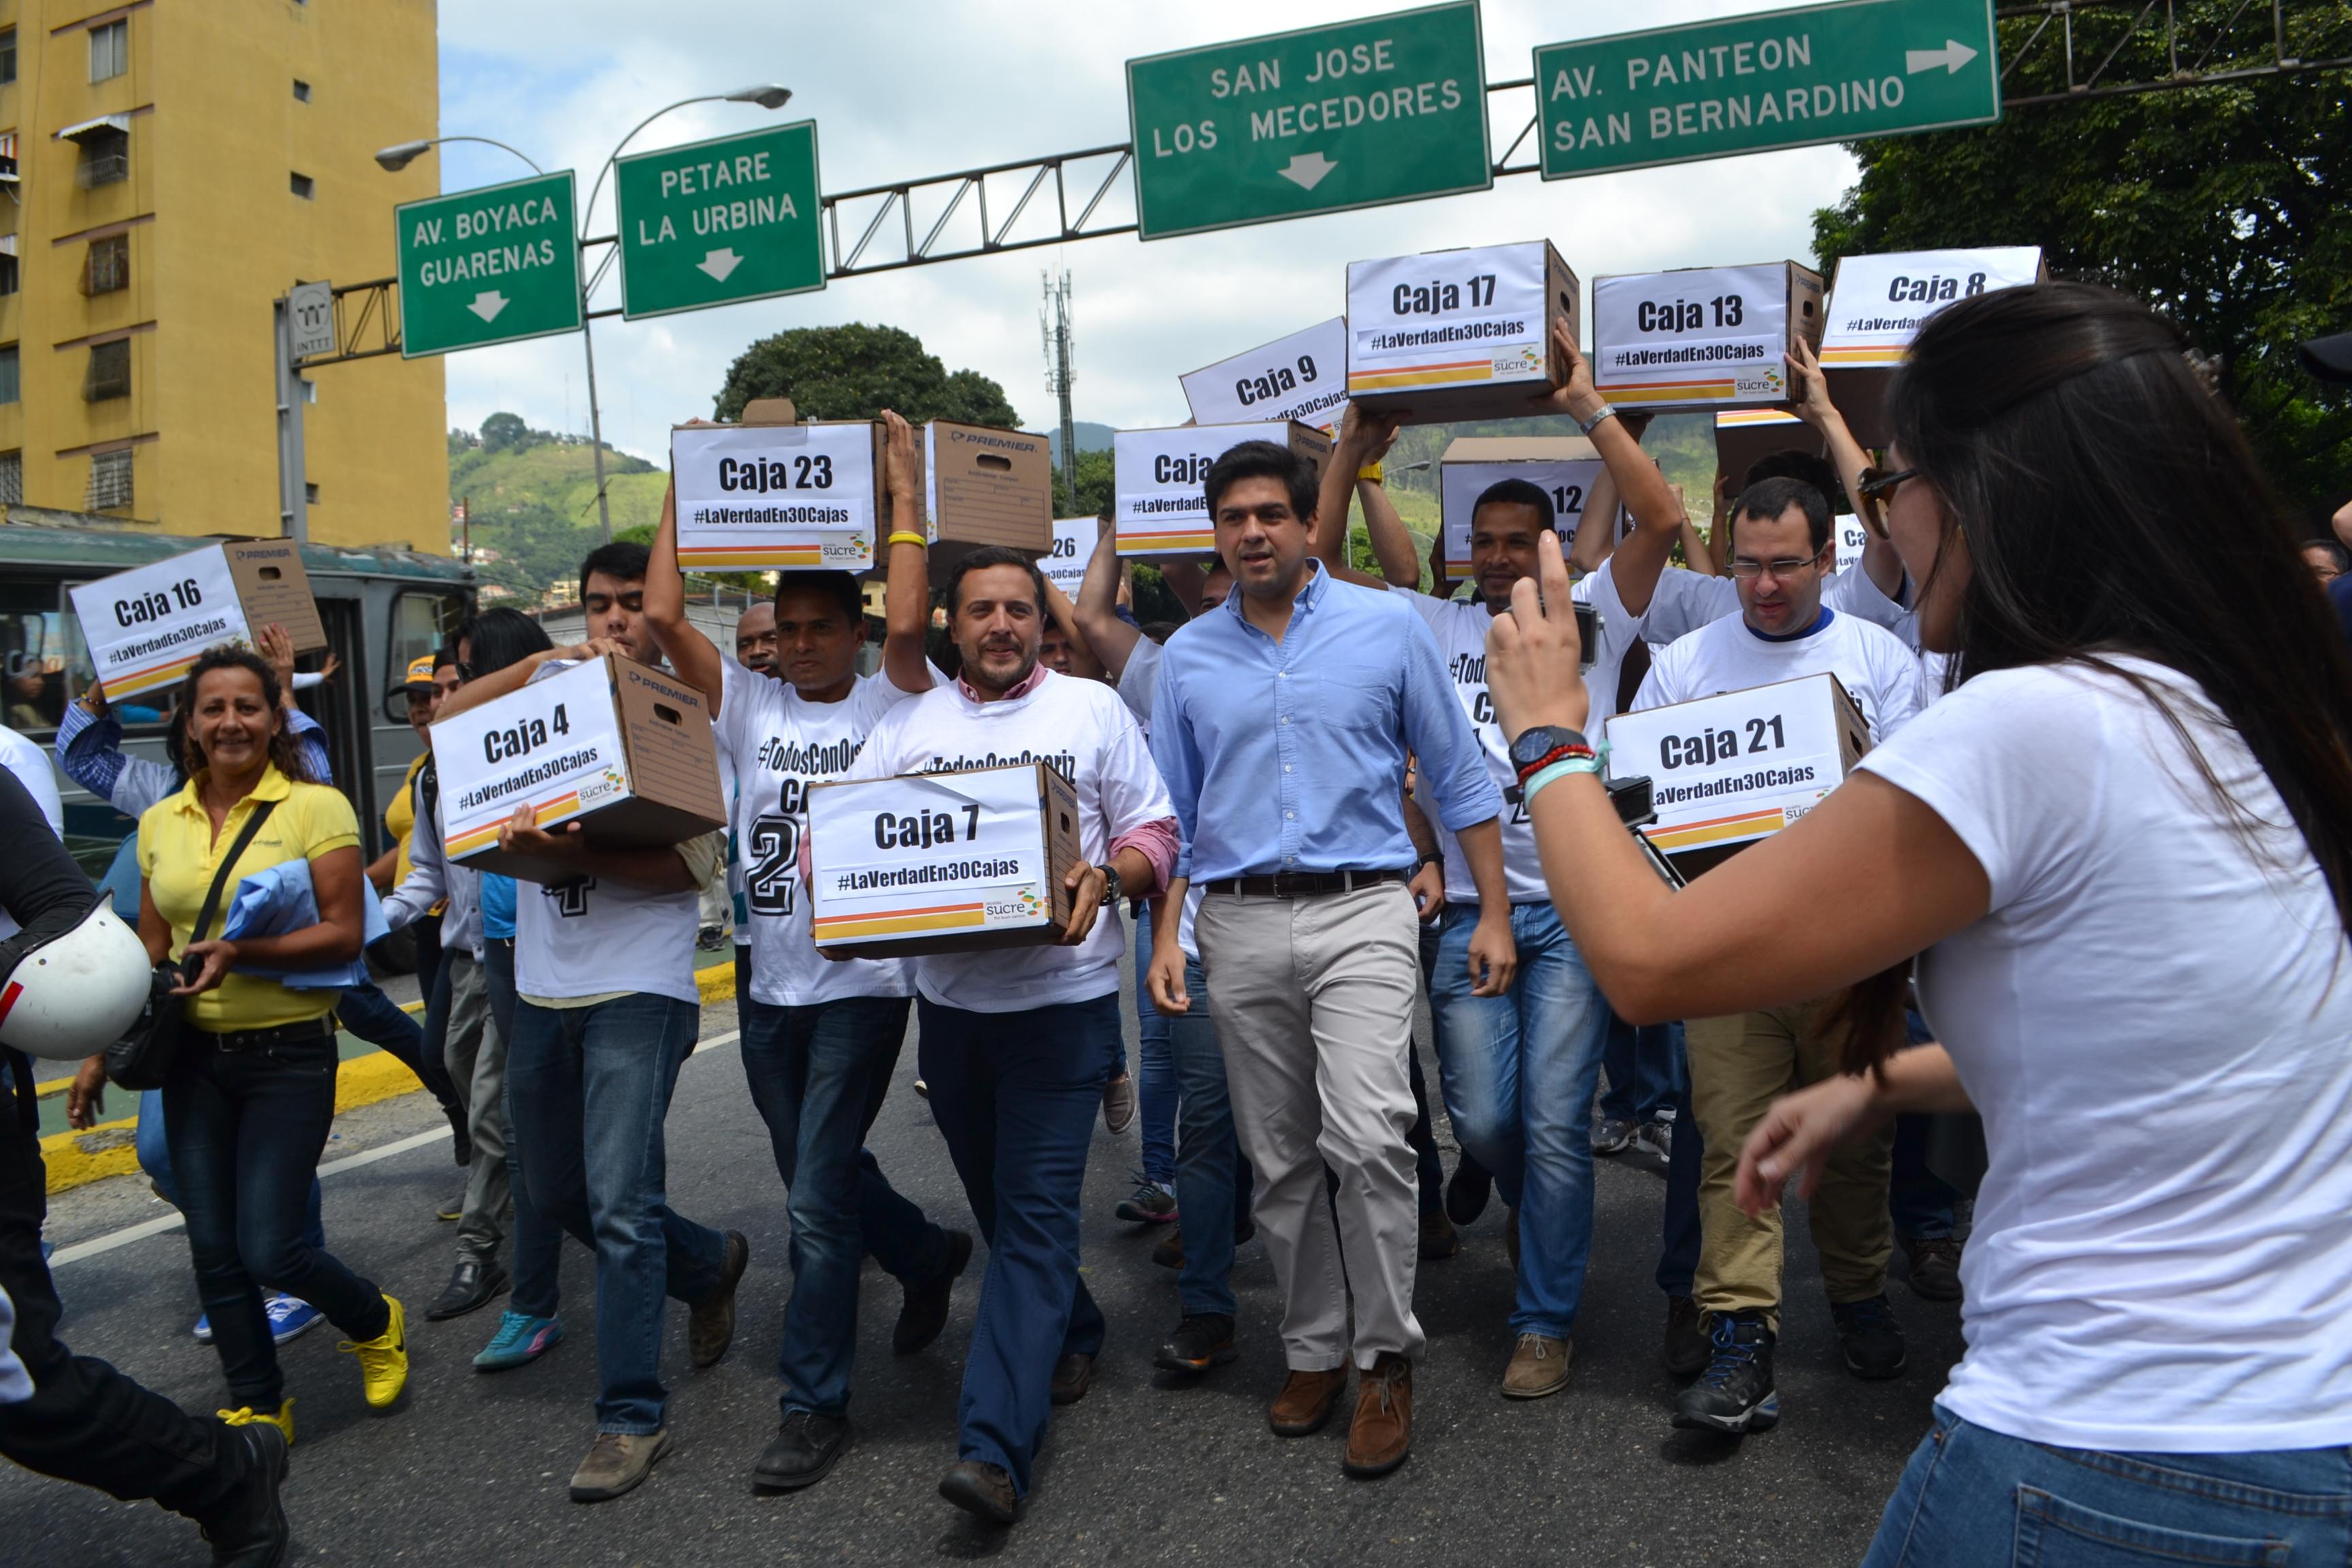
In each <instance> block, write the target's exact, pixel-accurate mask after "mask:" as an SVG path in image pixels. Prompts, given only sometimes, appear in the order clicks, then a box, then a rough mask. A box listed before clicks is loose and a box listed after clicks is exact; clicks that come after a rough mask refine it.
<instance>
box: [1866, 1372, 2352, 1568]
mask: <svg viewBox="0 0 2352 1568" xmlns="http://www.w3.org/2000/svg"><path fill="white" fill-rule="evenodd" d="M2347 1561H2352V1449H2347V1448H2290V1449H2283V1450H2277V1451H2273V1452H2270V1453H2251V1454H2108V1453H2099V1452H2096V1451H2094V1450H2092V1449H2087V1448H2053V1447H2044V1446H2043V1445H2042V1444H2040V1443H2029V1442H2026V1441H2024V1440H2022V1439H2021V1438H2017V1437H2005V1436H2001V1435H2000V1434H1999V1433H1997V1432H1990V1431H1988V1430H1986V1429H1985V1428H1984V1427H1982V1426H1976V1425H1975V1424H1973V1423H1971V1422H1968V1421H1963V1420H1961V1419H1960V1418H1959V1417H1958V1416H1957V1415H1953V1414H1952V1413H1951V1412H1949V1411H1948V1410H1946V1409H1945V1408H1943V1406H1941V1405H1937V1407H1936V1420H1935V1425H1934V1426H1932V1427H1930V1428H1929V1430H1928V1433H1927V1437H1926V1438H1925V1439H1924V1440H1922V1441H1921V1443H1920V1445H1919V1447H1917V1448H1916V1449H1915V1450H1914V1451H1913V1452H1912V1455H1911V1462H1910V1464H1908V1465H1906V1467H1904V1470H1903V1479H1901V1480H1900V1481H1898V1482H1896V1483H1895V1495H1894V1496H1893V1497H1891V1498H1889V1499H1887V1500H1886V1512H1885V1517H1884V1518H1883V1519H1881V1521H1879V1526H1878V1536H1877V1538H1876V1539H1875V1540H1874V1541H1873V1542H1871V1543H1870V1552H1869V1555H1867V1556H1866V1557H1864V1559H1863V1568H2136V1565H2143V1564H2144V1565H2145V1568H2159V1565H2161V1568H2185V1565H2186V1564H2190V1563H2290V1562H2291V1563H2345V1562H2347Z"/></svg>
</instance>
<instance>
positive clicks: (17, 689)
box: [0, 581, 69, 736]
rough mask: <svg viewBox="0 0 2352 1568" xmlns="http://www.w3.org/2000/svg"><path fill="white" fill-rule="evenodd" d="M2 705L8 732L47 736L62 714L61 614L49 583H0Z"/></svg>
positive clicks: (64, 698)
mask: <svg viewBox="0 0 2352 1568" xmlns="http://www.w3.org/2000/svg"><path fill="white" fill-rule="evenodd" d="M0 682H5V689H4V690H0V707H5V719H6V721H7V725H8V728H10V729H11V730H14V731H17V732H18V733H19V734H26V735H40V736H47V735H48V734H49V733H51V732H52V731H55V730H56V729H57V727H58V719H59V718H61V717H62V716H63V715H64V713H65V708H66V701H67V700H68V696H69V693H68V691H67V690H66V630H65V616H63V615H61V614H59V613H58V589H57V584H56V583H55V582H54V581H52V582H38V581H35V582H29V583H26V582H16V583H5V584H0Z"/></svg>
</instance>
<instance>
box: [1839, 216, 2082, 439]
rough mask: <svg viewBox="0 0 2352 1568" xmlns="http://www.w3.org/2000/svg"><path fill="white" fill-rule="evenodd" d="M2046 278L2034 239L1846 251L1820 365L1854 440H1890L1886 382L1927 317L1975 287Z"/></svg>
mask: <svg viewBox="0 0 2352 1568" xmlns="http://www.w3.org/2000/svg"><path fill="white" fill-rule="evenodd" d="M2049 279H2050V267H2049V264H2048V263H2047V262H2045V261H2043V260H2042V247H2040V246H2035V245H2015V246H2002V247H1995V248H1991V249H1986V250H1908V251H1903V252H1900V253H1897V254H1895V255H1890V256H1847V257H1841V258H1839V260H1838V268H1837V283H1836V285H1835V287H1833V288H1832V289H1831V290H1830V299H1829V306H1828V309H1827V310H1826V312H1825V316H1826V321H1827V325H1826V327H1825V328H1824V330H1823V331H1822V351H1821V353H1822V374H1823V375H1824V376H1825V377H1827V379H1828V381H1829V385H1830V401H1831V402H1832V403H1834V404H1836V405H1838V412H1839V413H1841V414H1843V415H1844V416H1845V422H1846V427H1847V428H1848V429H1850V430H1852V431H1853V437H1854V439H1855V440H1857V441H1859V442H1861V443H1862V444H1863V445H1864V446H1865V447H1883V446H1885V445H1886V441H1887V436H1888V431H1887V428H1886V388H1887V386H1888V384H1890V383H1891V382H1893V380H1894V379H1895V366H1896V365H1898V364H1900V363H1903V356H1904V355H1905V354H1906V353H1908V352H1909V351H1910V348H1911V340H1912V339H1913V338H1914V337H1916V336H1917V335H1918V331H1919V328H1920V327H1921V326H1922V325H1923V324H1925V322H1926V321H1927V318H1928V317H1930V316H1932V315H1934V314H1935V313H1936V312H1937V310H1942V309H1943V308H1944V307H1945V306H1946V305H1948V304H1950V303H1951V302H1952V301H1953V300H1965V299H1967V298H1968V297H1969V295H1971V294H1985V293H1990V292H1991V291H1992V290H1993V289H2015V288H2018V287H2020V286H2021V285H2023V284H2028V283H2046V282H2048V281H2049Z"/></svg>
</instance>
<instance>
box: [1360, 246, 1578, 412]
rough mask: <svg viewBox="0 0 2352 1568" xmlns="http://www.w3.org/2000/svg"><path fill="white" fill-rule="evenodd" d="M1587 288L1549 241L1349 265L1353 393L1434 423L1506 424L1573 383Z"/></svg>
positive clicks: (1369, 403) (1375, 405)
mask: <svg viewBox="0 0 2352 1568" xmlns="http://www.w3.org/2000/svg"><path fill="white" fill-rule="evenodd" d="M1582 292H1583V290H1582V286H1581V285H1580V284H1579V283H1578V282H1577V280H1576V274H1575V273H1573V272H1571V271H1570V270H1569V269H1568V263H1566V262H1565V261H1562V260H1561V259H1560V258H1559V251H1557V250H1554V249H1553V248H1552V247H1551V242H1550V241H1549V240H1541V239H1538V240H1532V241H1529V242H1528V243H1526V244H1523V245H1486V246H1476V247H1470V248H1467V249H1463V250H1438V251H1432V252H1430V253H1429V254H1427V255H1423V256H1397V257H1391V258H1386V259H1384V260H1380V261H1351V262H1349V264H1348V395H1349V397H1351V398H1353V399H1355V400H1356V401H1357V402H1358V403H1360V404H1362V405H1365V406H1366V407H1367V408H1370V409H1373V410H1376V411H1379V412H1383V413H1386V412H1402V413H1404V414H1406V415H1408V416H1410V417H1411V418H1412V420H1413V422H1414V423H1416V424H1422V425H1427V424H1433V423H1437V422H1441V421H1444V420H1458V419H1509V418H1515V417H1518V416H1524V415H1527V414H1529V413H1532V412H1533V410H1531V409H1530V408H1529V407H1528V403H1529V401H1530V400H1531V399H1533V398H1537V397H1540V396H1542V395H1544V394H1546V393H1548V392H1549V391H1551V390H1552V388H1554V387H1556V386H1558V385H1559V384H1561V383H1562V382H1564V381H1566V380H1567V379H1568V367H1567V365H1566V364H1564V363H1561V362H1560V360H1559V356H1558V355H1557V354H1555V353H1553V352H1552V346H1551V326H1552V323H1553V322H1554V321H1564V322H1566V323H1567V326H1568V330H1569V331H1570V334H1571V335H1573V334H1574V333H1575V332H1576V331H1577V319H1578V306H1579V301H1580V299H1581V297H1582Z"/></svg>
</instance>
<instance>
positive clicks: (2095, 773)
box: [1862, 660, 2352, 1453]
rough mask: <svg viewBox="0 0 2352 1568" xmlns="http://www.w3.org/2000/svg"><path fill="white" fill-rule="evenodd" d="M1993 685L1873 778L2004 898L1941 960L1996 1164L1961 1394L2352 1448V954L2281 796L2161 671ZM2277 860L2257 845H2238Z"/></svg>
mask: <svg viewBox="0 0 2352 1568" xmlns="http://www.w3.org/2000/svg"><path fill="white" fill-rule="evenodd" d="M2118 662H2120V663H2124V664H2126V665H2128V666H2129V667H2130V668H2135V669H2137V670H2138V671H2139V672H2141V673H2142V674H2144V675H2146V676H2147V677H2148V678H2149V679H2154V680H2157V681H2158V682H2160V683H2162V685H2163V686H2164V687H2165V688H2167V689H2168V695H2169V696H2170V697H2171V699H2172V701H2173V710H2174V712H2175V713H2176V714H2177V715H2178V716H2179V718H2180V720H2181V721H2182V722H2183V723H2185V724H2186V725H2187V726H2188V728H2189V733H2190V735H2191V737H2192V738H2193V740H2194V742H2195V745H2196V747H2197V751H2198V752H2199V753H2200V754H2201V755H2202V757H2203V760H2204V763H2205V765H2206V766H2208V767H2210V769H2211V770H2212V771H2213V773H2214V775H2215V777H2216V778H2217V779H2218V780H2219V782H2220V785H2221V789H2222V791H2223V792H2224V794H2225V795H2226V796H2227V797H2228V798H2229V799H2230V800H2231V801H2234V802H2235V803H2236V805H2237V806H2238V807H2239V808H2240V810H2241V811H2242V813H2244V814H2245V818H2244V820H2243V821H2240V822H2233V821H2232V820H2231V817H2230V816H2228V815H2226V814H2225V813H2224V811H2223V809H2222V808H2221V806H2220V805H2217V804H2216V802H2215V800H2214V798H2213V795H2212V794H2211V791H2210V788H2209V787H2208V785H2207V784H2206V783H2205V781H2204V779H2203V777H2202V776H2201V775H2200V772H2199V769H2198V766H2197V762H2196V760H2195V758H2193V757H2192V756H2191V755H2190V754H2189V752H2187V751H2186V750H2184V748H2183V746H2182V744H2181V742H2180V741H2179V738H2178V737H2177V736H2176V735H2175V734H2174V733H2173V732H2172V730H2171V728H2170V726H2169V725H2168V723H2167V721H2166V720H2165V718H2164V716H2163V715H2162V714H2161V713H2159V712H2158V711H2157V710H2155V709H2154V708H2153V707H2152V706H2151V705H2150V704H2149V703H2148V702H2147V700H2145V699H2144V698H2142V697H2141V696H2140V695H2139V694H2138V693H2137V690H2135V689H2133V688H2132V687H2130V686H2129V685H2128V684H2126V683H2125V682H2124V681H2122V680H2119V679H2116V678H2114V677H2111V676H2107V675H2104V674H2100V673H2097V672H2095V671H2092V670H2090V669H2088V668H2083V667H2079V666H2076V667H2071V668H2053V667H2040V668H2024V669H2011V670H2000V671H1994V672H1991V673H1988V674H1984V675H1979V676H1977V677H1976V678H1974V679H1971V680H1970V681H1969V683H1968V684H1967V685H1966V686H1963V687H1961V688H1960V689H1958V690H1957V691H1955V692H1953V693H1951V694H1950V695H1949V696H1948V697H1946V698H1945V699H1944V700H1941V701H1939V702H1937V704H1936V705H1935V706H1934V707H1933V708H1931V709H1929V710H1927V712H1925V713H1923V714H1921V715H1920V717H1919V719H1918V721H1917V722H1916V723H1915V724H1913V725H1912V726H1911V727H1910V728H1909V729H1908V730H1906V731H1904V733H1903V734H1901V735H1899V736H1897V737H1896V738H1895V740H1894V741H1892V742H1888V743H1887V744H1886V745H1885V746H1882V747H1880V748H1878V749H1876V750H1874V751H1873V752H1871V753H1870V755H1869V756H1868V757H1867V758H1865V759H1864V762H1863V763H1862V765H1863V766H1864V768H1866V769H1868V770H1869V771H1871V772H1872V773H1877V774H1879V775H1880V776H1881V777H1883V778H1885V779H1886V780H1887V781H1889V782H1890V783H1892V784H1896V785H1899V786H1900V787H1901V788H1903V789H1905V790H1906V791H1908V792H1909V793H1910V794H1912V795H1916V796H1917V797H1918V798H1919V799H1920V800H1921V801H1923V802H1925V803H1926V804H1927V805H1928V806H1929V807H1931V808H1932V809H1933V810H1934V811H1935V812H1936V814H1937V816H1940V817H1942V818H1943V819H1944V821H1945V823H1946V824H1948V826H1950V827H1951V829H1952V831H1953V832H1954V833H1956V834H1958V836H1959V837H1960V840H1961V842H1963V843H1964V844H1966V845H1967V846H1968V847H1969V852H1970V853H1972V854H1973V855H1975V857H1976V858H1977V860H1978V862H1979V864H1980V865H1982V867H1983V868H1984V870H1985V874H1986V876H1987V878H1988V879H1990V882H1991V885H1992V904H1991V909H1990V911H1989V912H1988V913H1987V914H1986V916H1985V917H1984V918H1983V919H1982V920H1980V921H1977V922H1976V923H1975V924H1973V925H1971V926H1969V928H1968V929H1967V930H1965V931H1960V932H1958V934H1956V935H1954V936H1951V937H1948V938H1946V939H1945V940H1944V941H1942V942H1938V943H1937V944H1936V945H1935V946H1934V947H1933V948H1931V949H1929V950H1928V951H1927V953H1925V954H1924V955H1922V956H1921V958H1920V960H1919V992H1920V997H1921V1000H1922V1003H1923V1005H1924V1006H1925V1009H1926V1012H1927V1021H1928V1023H1929V1024H1930V1025H1932V1026H1934V1028H1935V1030H1936V1034H1937V1038H1939V1039H1940V1040H1941V1041H1942V1042H1943V1044H1944V1047H1945V1048H1946V1049H1947V1050H1948V1051H1950V1053H1951V1056H1952V1061H1953V1064H1954V1065H1955V1066H1956V1067H1957V1068H1958V1071H1959V1076H1960V1080H1961V1082H1962V1083H1964V1084H1965V1085H1966V1086H1967V1088H1968V1091H1969V1099H1970V1100H1972V1101H1974V1103H1975V1105H1976V1107H1977V1109H1978V1110H1979V1111H1981V1112H1982V1113H1983V1116H1984V1126H1985V1142H1986V1145H1987V1149H1988V1152H1989V1154H1990V1170H1989V1171H1988V1173H1987V1174H1986V1176H1985V1178H1984V1185H1983V1189H1982V1191H1981V1192H1980V1193H1979V1195H1978V1198H1977V1209H1976V1230H1975V1233H1974V1235H1973V1236H1972V1237H1971V1238H1970V1239H1969V1247H1968V1255H1967V1257H1966V1258H1965V1259H1964V1260H1963V1262H1962V1264H1961V1278H1962V1279H1963V1280H1964V1281H1965V1282H1966V1284H1967V1286H1968V1305H1967V1307H1966V1309H1965V1313H1966V1316H1965V1324H1966V1330H1967V1338H1968V1345H1969V1349H1968V1355H1967V1358H1966V1359H1965V1360H1963V1361H1962V1362H1961V1363H1960V1365H1959V1366H1958V1368H1957V1369H1956V1370H1955V1371H1954V1372H1953V1373H1952V1377H1951V1382H1950V1384H1948V1386H1947V1387H1946V1388H1945V1390H1944V1392H1943V1394H1941V1395H1940V1398H1941V1399H1942V1402H1943V1403H1944V1404H1945V1405H1948V1406H1949V1407H1950V1408H1951V1409H1952V1410H1953V1411H1954V1412H1955V1413H1956V1414H1958V1415H1961V1416H1963V1417H1965V1418H1967V1419H1968V1420H1970V1421H1974V1422H1977V1423H1979V1425H1981V1426H1988V1427H1990V1428H1991V1429H1992V1430H1994V1431H1996V1432H2000V1433H2005V1434H2007V1435H2009V1436H2014V1437H2019V1438H2022V1439H2025V1440H2027V1441H2031V1442H2039V1443H2050V1444H2055V1445H2059V1446H2062V1447H2084V1448H2102V1449H2111V1450H2136V1449H2137V1450H2155V1451H2158V1452H2167V1453H2198V1452H2244V1451H2258V1450H2264V1449H2280V1448H2306V1447H2337V1446H2340V1445H2343V1444H2347V1443H2352V1335H2347V1333H2346V1331H2345V1325H2346V1321H2347V1317H2348V1316H2352V1217H2347V1216H2352V949H2347V943H2346V941H2345V936H2344V931H2343V927H2342V926H2341V925H2340V924H2339V923H2338V921H2337V918H2336V910H2335V908H2334V905H2333V901H2332V900H2331V899H2330V898H2329V896H2328V891H2327V887H2326V881H2325V880H2324V879H2323V878H2322V877H2321V875H2320V873H2319V870H2318V868H2316V867H2315V865H2314V864H2313V863H2312V860H2311V857H2310V854H2309V851H2308V850H2307V849H2306V848H2305V845H2304V842H2303V838H2302V836H2301V835H2300V834H2299V833H2298V832H2297V831H2296V830H2295V828H2294V823H2293V820H2292V819H2291V818H2290V817H2289V816H2287V812H2286V808H2285V806H2284V804H2283V803H2282V802H2281V801H2280V799H2279V796H2278V794H2277V792H2276V790H2274V789H2273V787H2272V785H2271V783H2270V781H2269V779H2268V778H2267V777H2266V776H2265V775H2264V774H2263V772H2262V770H2261V768H2260V767H2259V766H2258V765H2257V764H2256V763H2255V761H2254V759H2253V756H2252V752H2249V751H2248V750H2247V749H2246V746H2245V745H2244V743H2243V742H2242V741H2241V740H2240V739H2239V737H2238V736H2237V734H2236V732H2235V731H2231V730H2229V729H2227V728H2225V727H2224V726H2222V725H2221V723H2220V722H2219V721H2218V715H2216V714H2215V713H2214V712H2213V710H2211V709H2210V707H2208V706H2207V704H2206V703H2205V701H2204V699H2203V697H2202V695H2201V693H2200V692H2199V691H2198V689H2197V688H2196V687H2195V686H2194V684H2193V683H2191V682H2190V681H2189V680H2188V679H2185V678H2183V677H2181V676H2179V675H2178V674H2176V673H2175V672H2173V671H2171V670H2168V669H2165V668H2160V667H2158V666H2156V665H2153V664H2148V663H2145V662H2143V661H2138V660H2125V661H2118ZM2242 831H2243V832H2250V833H2251V834H2252V837H2253V839H2254V840H2255V842H2256V844H2258V845H2259V846H2260V847H2261V849H2262V851H2263V858H2260V859H2258V858H2256V857H2255V856H2254V855H2253V854H2252V853H2250V852H2249V848H2248V846H2247V844H2246V842H2245V841H2244V840H2243V839H2242V837H2241V836H2240V835H2241V832H2242Z"/></svg>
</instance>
